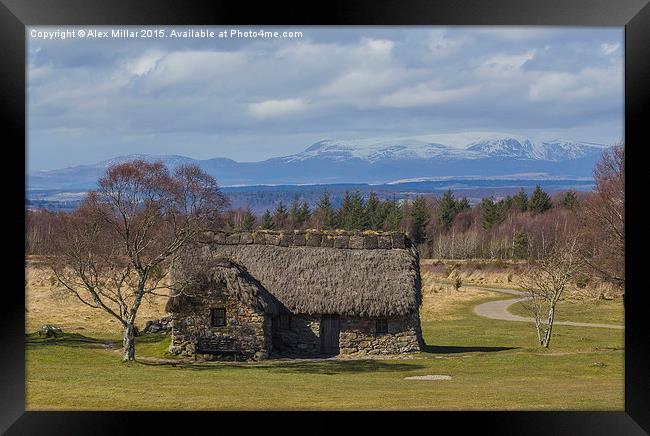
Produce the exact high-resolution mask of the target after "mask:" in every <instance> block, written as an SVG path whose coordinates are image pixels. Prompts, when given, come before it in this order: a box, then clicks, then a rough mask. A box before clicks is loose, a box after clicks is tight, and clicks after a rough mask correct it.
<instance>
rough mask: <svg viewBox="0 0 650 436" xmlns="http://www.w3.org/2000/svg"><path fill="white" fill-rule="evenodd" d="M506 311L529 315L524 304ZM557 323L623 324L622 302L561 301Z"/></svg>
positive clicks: (559, 302)
mask: <svg viewBox="0 0 650 436" xmlns="http://www.w3.org/2000/svg"><path fill="white" fill-rule="evenodd" d="M508 311H509V312H511V313H513V314H515V315H520V316H528V317H530V316H531V314H530V312H529V311H528V310H527V308H526V302H521V303H516V304H513V305H512V306H510V307H508ZM555 313H556V317H555V319H556V320H557V321H575V322H590V323H596V324H621V325H622V324H624V320H623V318H624V315H625V311H624V309H623V300H620V299H619V300H563V301H558V303H557V306H556V310H555Z"/></svg>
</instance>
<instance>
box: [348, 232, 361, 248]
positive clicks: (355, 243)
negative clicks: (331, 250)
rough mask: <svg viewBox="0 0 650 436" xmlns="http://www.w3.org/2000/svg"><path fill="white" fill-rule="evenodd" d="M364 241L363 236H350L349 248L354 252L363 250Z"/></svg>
mask: <svg viewBox="0 0 650 436" xmlns="http://www.w3.org/2000/svg"><path fill="white" fill-rule="evenodd" d="M363 239H364V238H363V236H357V235H353V236H350V241H349V243H348V248H352V249H354V250H361V249H362V248H363Z"/></svg>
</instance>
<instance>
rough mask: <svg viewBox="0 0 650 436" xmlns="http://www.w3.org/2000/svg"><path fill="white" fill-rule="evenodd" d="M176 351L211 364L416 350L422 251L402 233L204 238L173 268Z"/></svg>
mask: <svg viewBox="0 0 650 436" xmlns="http://www.w3.org/2000/svg"><path fill="white" fill-rule="evenodd" d="M172 277H173V285H172V290H171V296H170V298H169V301H168V303H167V311H168V312H169V313H170V316H171V318H172V343H171V345H170V352H171V353H174V354H180V355H183V356H195V357H197V356H198V357H201V358H215V356H216V357H219V356H242V357H244V358H254V359H263V358H268V357H273V356H294V357H316V356H331V355H338V354H341V355H347V356H363V355H366V354H397V353H406V352H411V351H417V350H420V349H421V347H422V345H423V342H422V334H421V329H420V316H419V306H420V302H421V289H420V286H421V283H420V270H419V259H418V253H417V250H416V249H415V247H413V246H412V244H411V242H410V240H409V239H408V238H407V237H406V236H405V235H404V234H401V233H388V232H386V233H377V232H372V233H370V232H366V233H353V232H342V231H293V232H291V231H285V232H273V231H255V232H247V233H232V234H226V233H212V232H209V233H207V234H206V235H205V236H204V237H203V238H202V240H201V241H199V242H198V243H195V244H193V245H192V246H190V247H188V248H187V249H186V250H185V251H184V252H183V254H182V256H181V257H180V258H179V259H178V261H177V262H176V263H175V265H174V266H173V268H172Z"/></svg>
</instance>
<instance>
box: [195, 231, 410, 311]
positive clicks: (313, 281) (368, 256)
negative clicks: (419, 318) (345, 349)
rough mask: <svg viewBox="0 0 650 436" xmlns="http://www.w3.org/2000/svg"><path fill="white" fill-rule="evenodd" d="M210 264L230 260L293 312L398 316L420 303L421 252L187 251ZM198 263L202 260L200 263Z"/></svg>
mask: <svg viewBox="0 0 650 436" xmlns="http://www.w3.org/2000/svg"><path fill="white" fill-rule="evenodd" d="M199 258H200V259H201V262H204V265H206V266H207V265H210V264H211V263H212V262H213V261H214V260H215V259H224V258H227V259H230V260H231V261H232V262H234V263H235V264H238V265H240V266H241V267H243V268H245V270H246V271H247V272H248V273H249V274H250V275H251V276H253V277H255V279H257V280H258V281H259V283H260V284H261V285H262V286H263V287H264V288H265V289H266V290H267V291H268V292H269V293H270V294H272V295H273V296H274V297H275V298H277V300H278V301H279V302H280V303H281V304H282V305H284V306H286V307H287V308H288V309H289V310H291V311H292V312H294V313H303V314H340V315H352V316H399V315H406V314H408V313H410V312H413V311H414V310H417V308H418V307H419V304H420V298H421V296H420V271H419V261H418V255H417V251H416V250H415V249H414V248H408V249H386V250H382V249H374V250H350V249H337V248H324V247H307V246H302V247H301V246H298V247H296V246H289V247H283V246H269V245H253V244H249V245H245V244H238V245H222V244H214V243H212V244H202V245H199V246H198V247H196V248H195V249H194V250H191V251H190V252H189V253H187V259H191V264H192V265H194V267H195V268H200V267H196V265H198V263H197V260H198V259H199ZM201 262H199V263H201Z"/></svg>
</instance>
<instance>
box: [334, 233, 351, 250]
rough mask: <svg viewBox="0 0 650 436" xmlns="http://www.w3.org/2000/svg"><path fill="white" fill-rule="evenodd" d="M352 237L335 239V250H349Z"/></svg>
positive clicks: (336, 237) (340, 236)
mask: <svg viewBox="0 0 650 436" xmlns="http://www.w3.org/2000/svg"><path fill="white" fill-rule="evenodd" d="M349 239H350V237H349V236H346V235H339V236H335V237H334V248H348V241H349Z"/></svg>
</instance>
